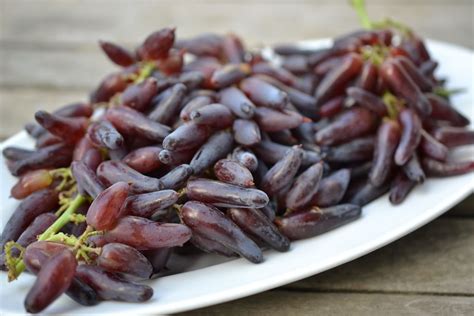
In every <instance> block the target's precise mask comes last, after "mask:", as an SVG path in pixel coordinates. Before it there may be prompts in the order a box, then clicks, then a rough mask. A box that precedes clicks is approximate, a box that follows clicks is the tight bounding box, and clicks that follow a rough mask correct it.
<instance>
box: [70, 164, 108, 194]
mask: <svg viewBox="0 0 474 316" xmlns="http://www.w3.org/2000/svg"><path fill="white" fill-rule="evenodd" d="M71 170H72V175H73V176H74V178H75V179H76V183H77V189H78V191H79V193H81V194H83V195H84V194H88V195H90V196H91V197H92V198H94V199H95V198H96V197H97V196H98V195H99V194H100V193H101V192H102V191H104V185H103V184H102V182H101V181H100V180H99V178H98V177H97V175H96V174H95V172H94V171H93V170H91V169H90V168H89V167H88V166H87V165H86V164H85V163H83V162H82V161H73V162H72V163H71Z"/></svg>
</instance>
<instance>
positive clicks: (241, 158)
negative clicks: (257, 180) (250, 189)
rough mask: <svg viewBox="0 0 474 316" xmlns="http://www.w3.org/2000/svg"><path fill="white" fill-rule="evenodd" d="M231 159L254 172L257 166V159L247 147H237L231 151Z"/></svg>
mask: <svg viewBox="0 0 474 316" xmlns="http://www.w3.org/2000/svg"><path fill="white" fill-rule="evenodd" d="M232 159H234V160H235V161H237V162H238V163H240V164H241V165H242V166H244V167H245V168H247V169H248V170H250V171H251V172H254V171H255V170H256V169H257V166H258V159H257V156H255V154H254V153H253V152H252V151H250V150H249V149H244V148H242V147H237V148H235V149H234V151H233V152H232Z"/></svg>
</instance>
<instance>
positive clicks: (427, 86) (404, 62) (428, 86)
mask: <svg viewBox="0 0 474 316" xmlns="http://www.w3.org/2000/svg"><path fill="white" fill-rule="evenodd" d="M395 59H396V60H397V61H398V62H399V63H400V65H401V66H402V67H403V69H404V70H405V71H406V72H407V73H408V75H409V76H410V78H411V79H412V80H413V82H415V84H416V85H417V86H418V87H419V88H420V90H421V91H424V92H426V91H431V90H432V89H433V84H432V83H431V82H430V81H429V80H428V79H427V78H426V77H425V76H424V75H423V74H422V73H421V72H420V70H419V69H418V68H417V67H416V65H414V64H413V62H412V61H411V60H410V59H409V58H407V57H405V56H397V57H395Z"/></svg>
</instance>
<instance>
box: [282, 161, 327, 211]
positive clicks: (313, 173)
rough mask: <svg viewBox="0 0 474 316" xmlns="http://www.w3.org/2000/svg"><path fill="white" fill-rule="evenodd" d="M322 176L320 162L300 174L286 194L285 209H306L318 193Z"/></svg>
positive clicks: (321, 164)
mask: <svg viewBox="0 0 474 316" xmlns="http://www.w3.org/2000/svg"><path fill="white" fill-rule="evenodd" d="M322 176H323V163H322V162H318V163H317V164H314V165H312V166H311V167H309V168H307V169H306V170H305V171H304V172H303V173H301V174H300V175H299V176H298V177H297V178H296V179H295V182H294V183H293V185H292V186H291V188H290V190H289V191H288V193H287V194H286V200H285V204H286V207H287V208H288V209H290V210H300V209H303V208H304V207H307V206H308V205H309V203H310V202H311V200H312V199H313V198H314V196H315V195H316V192H318V188H319V183H320V181H321V178H322Z"/></svg>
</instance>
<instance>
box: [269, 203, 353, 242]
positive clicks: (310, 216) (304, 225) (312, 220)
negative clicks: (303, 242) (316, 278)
mask: <svg viewBox="0 0 474 316" xmlns="http://www.w3.org/2000/svg"><path fill="white" fill-rule="evenodd" d="M361 212H362V210H361V208H360V206H358V205H354V204H340V205H336V206H332V207H328V208H324V209H320V208H311V209H310V210H308V211H306V212H302V213H295V214H290V215H289V216H286V217H281V218H277V219H276V221H275V223H276V225H277V226H278V228H279V229H280V231H281V232H282V233H283V234H284V235H285V236H287V237H288V238H289V239H291V240H297V239H304V238H309V237H314V236H317V235H320V234H322V233H325V232H327V231H330V230H332V229H335V228H337V227H339V226H342V225H344V224H347V223H349V222H352V221H353V220H355V219H357V218H359V217H360V215H361Z"/></svg>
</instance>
